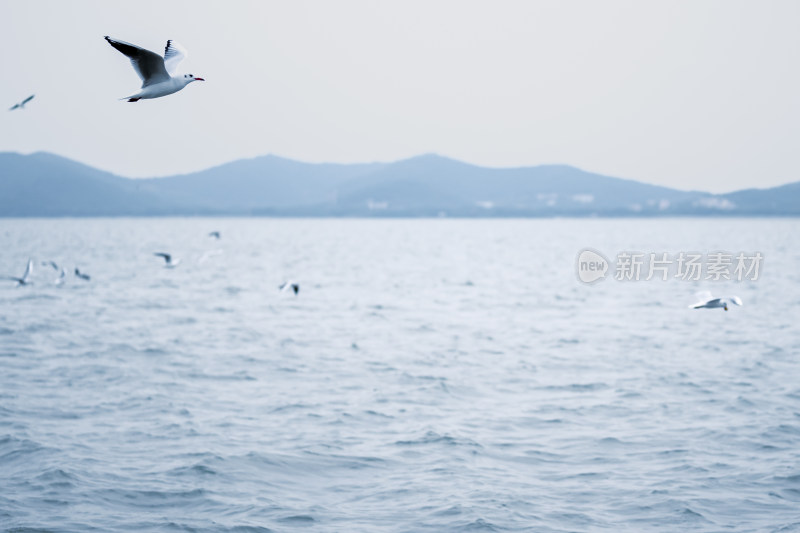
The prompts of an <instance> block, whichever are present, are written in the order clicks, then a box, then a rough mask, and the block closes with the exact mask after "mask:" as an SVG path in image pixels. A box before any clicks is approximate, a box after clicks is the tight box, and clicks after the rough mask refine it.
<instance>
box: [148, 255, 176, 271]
mask: <svg viewBox="0 0 800 533" xmlns="http://www.w3.org/2000/svg"><path fill="white" fill-rule="evenodd" d="M153 255H157V256H158V257H163V258H164V261H165V262H166V264H165V265H164V266H165V267H167V268H175V267H176V266H178V265H179V264H180V262H181V260H180V259H178V258H177V257H176V258H175V259H173V258H172V256H171V255H170V254H165V253H164V252H156V253H154V254H153Z"/></svg>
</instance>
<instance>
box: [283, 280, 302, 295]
mask: <svg viewBox="0 0 800 533" xmlns="http://www.w3.org/2000/svg"><path fill="white" fill-rule="evenodd" d="M278 288H279V289H280V290H281V291H288V290H292V291H294V293H295V294H297V293H298V292H300V285H299V284H297V283H295V282H293V281H287V282H286V283H283V284H281V286H280V287H278Z"/></svg>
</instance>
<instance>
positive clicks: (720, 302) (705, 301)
mask: <svg viewBox="0 0 800 533" xmlns="http://www.w3.org/2000/svg"><path fill="white" fill-rule="evenodd" d="M697 297H698V298H699V299H700V301H699V302H697V303H695V304H692V305H690V306H689V309H718V308H720V307H721V308H723V309H724V310H726V311H727V310H728V305H729V304H733V305H739V306H741V305H743V304H742V299H741V298H739V297H738V296H725V297H723V298H714V297H713V296H711V293H710V292H699V293H697Z"/></svg>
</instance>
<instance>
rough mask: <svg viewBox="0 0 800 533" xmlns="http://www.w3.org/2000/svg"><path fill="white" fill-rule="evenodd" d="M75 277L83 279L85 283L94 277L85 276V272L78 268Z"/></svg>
mask: <svg viewBox="0 0 800 533" xmlns="http://www.w3.org/2000/svg"><path fill="white" fill-rule="evenodd" d="M75 276H76V277H78V278H81V279H82V280H84V281H89V280H90V279H92V276H90V275H89V274H84V273H83V272H81V271H80V270H78V267H75Z"/></svg>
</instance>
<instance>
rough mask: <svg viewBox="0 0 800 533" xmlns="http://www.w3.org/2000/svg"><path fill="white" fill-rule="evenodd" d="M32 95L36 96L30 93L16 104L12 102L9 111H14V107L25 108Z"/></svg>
mask: <svg viewBox="0 0 800 533" xmlns="http://www.w3.org/2000/svg"><path fill="white" fill-rule="evenodd" d="M34 96H36V95H35V94H32V95H30V96H29V97H27V98H26V99H25V100H23V101H21V102H20V103H18V104H14V105H13V106H12V107H11V108H10V109H9V111H14V110H15V109H25V104H27V103H28V102H30V101H31V100H33V97H34Z"/></svg>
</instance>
